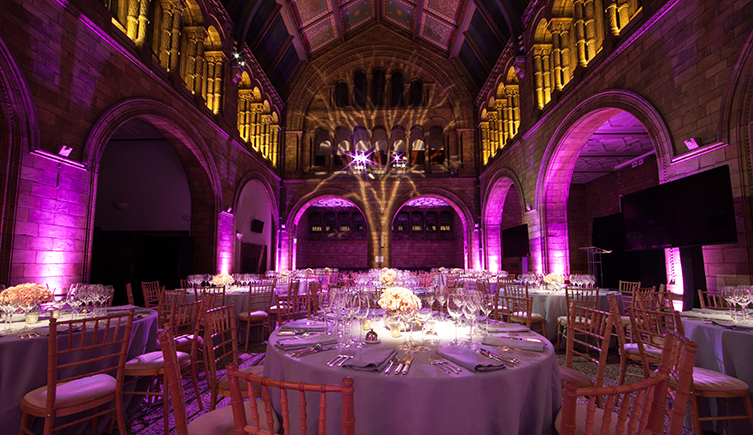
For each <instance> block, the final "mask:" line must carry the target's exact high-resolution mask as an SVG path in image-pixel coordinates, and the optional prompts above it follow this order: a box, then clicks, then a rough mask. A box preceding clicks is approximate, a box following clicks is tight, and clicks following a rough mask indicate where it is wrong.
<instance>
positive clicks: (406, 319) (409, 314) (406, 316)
mask: <svg viewBox="0 0 753 435" xmlns="http://www.w3.org/2000/svg"><path fill="white" fill-rule="evenodd" d="M415 314H416V310H412V309H406V310H400V311H398V313H397V315H398V317H400V320H401V321H402V322H403V325H405V331H406V334H404V335H403V343H402V344H400V345H399V346H398V347H397V348H398V349H399V350H403V351H405V352H406V353H409V352H412V351H413V325H411V320H413V317H414V315H415ZM408 331H410V340H409V339H408V334H407V333H408Z"/></svg>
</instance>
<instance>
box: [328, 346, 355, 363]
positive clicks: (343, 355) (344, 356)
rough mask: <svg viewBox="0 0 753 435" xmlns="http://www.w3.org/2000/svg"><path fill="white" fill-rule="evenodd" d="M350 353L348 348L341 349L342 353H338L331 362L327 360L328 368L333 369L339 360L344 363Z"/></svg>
mask: <svg viewBox="0 0 753 435" xmlns="http://www.w3.org/2000/svg"><path fill="white" fill-rule="evenodd" d="M350 352H351V350H350V348H349V347H348V348H345V349H343V350H342V351H340V354H339V355H337V356H336V357H334V358H332V359H331V360H329V361H328V362H327V365H328V366H330V367H333V366H334V365H335V364H338V362H340V361H341V360H342V362H345V360H346V359H348V355H349V354H350ZM351 358H353V357H352V356H351Z"/></svg>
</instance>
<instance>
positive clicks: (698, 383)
mask: <svg viewBox="0 0 753 435" xmlns="http://www.w3.org/2000/svg"><path fill="white" fill-rule="evenodd" d="M693 389H695V391H696V392H698V393H699V394H700V393H703V392H704V391H708V392H714V391H717V392H718V391H740V392H746V391H748V389H749V387H748V384H747V383H745V381H741V380H740V379H737V378H734V377H732V376H729V375H725V374H724V373H719V372H716V371H714V370H709V369H704V368H700V367H693ZM746 394H747V393H746ZM701 395H702V394H701Z"/></svg>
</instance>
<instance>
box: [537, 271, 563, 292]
mask: <svg viewBox="0 0 753 435" xmlns="http://www.w3.org/2000/svg"><path fill="white" fill-rule="evenodd" d="M542 282H543V283H544V284H546V288H547V289H549V290H560V289H561V288H562V285H563V284H565V277H564V275H562V274H561V273H550V274H549V275H547V276H545V277H544V279H543V280H542Z"/></svg>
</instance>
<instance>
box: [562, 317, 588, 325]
mask: <svg viewBox="0 0 753 435" xmlns="http://www.w3.org/2000/svg"><path fill="white" fill-rule="evenodd" d="M575 321H576V322H578V323H586V324H589V323H591V319H586V318H581V316H578V318H577V319H575ZM557 323H558V324H560V325H562V326H567V325H569V324H570V317H568V316H559V317H557Z"/></svg>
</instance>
